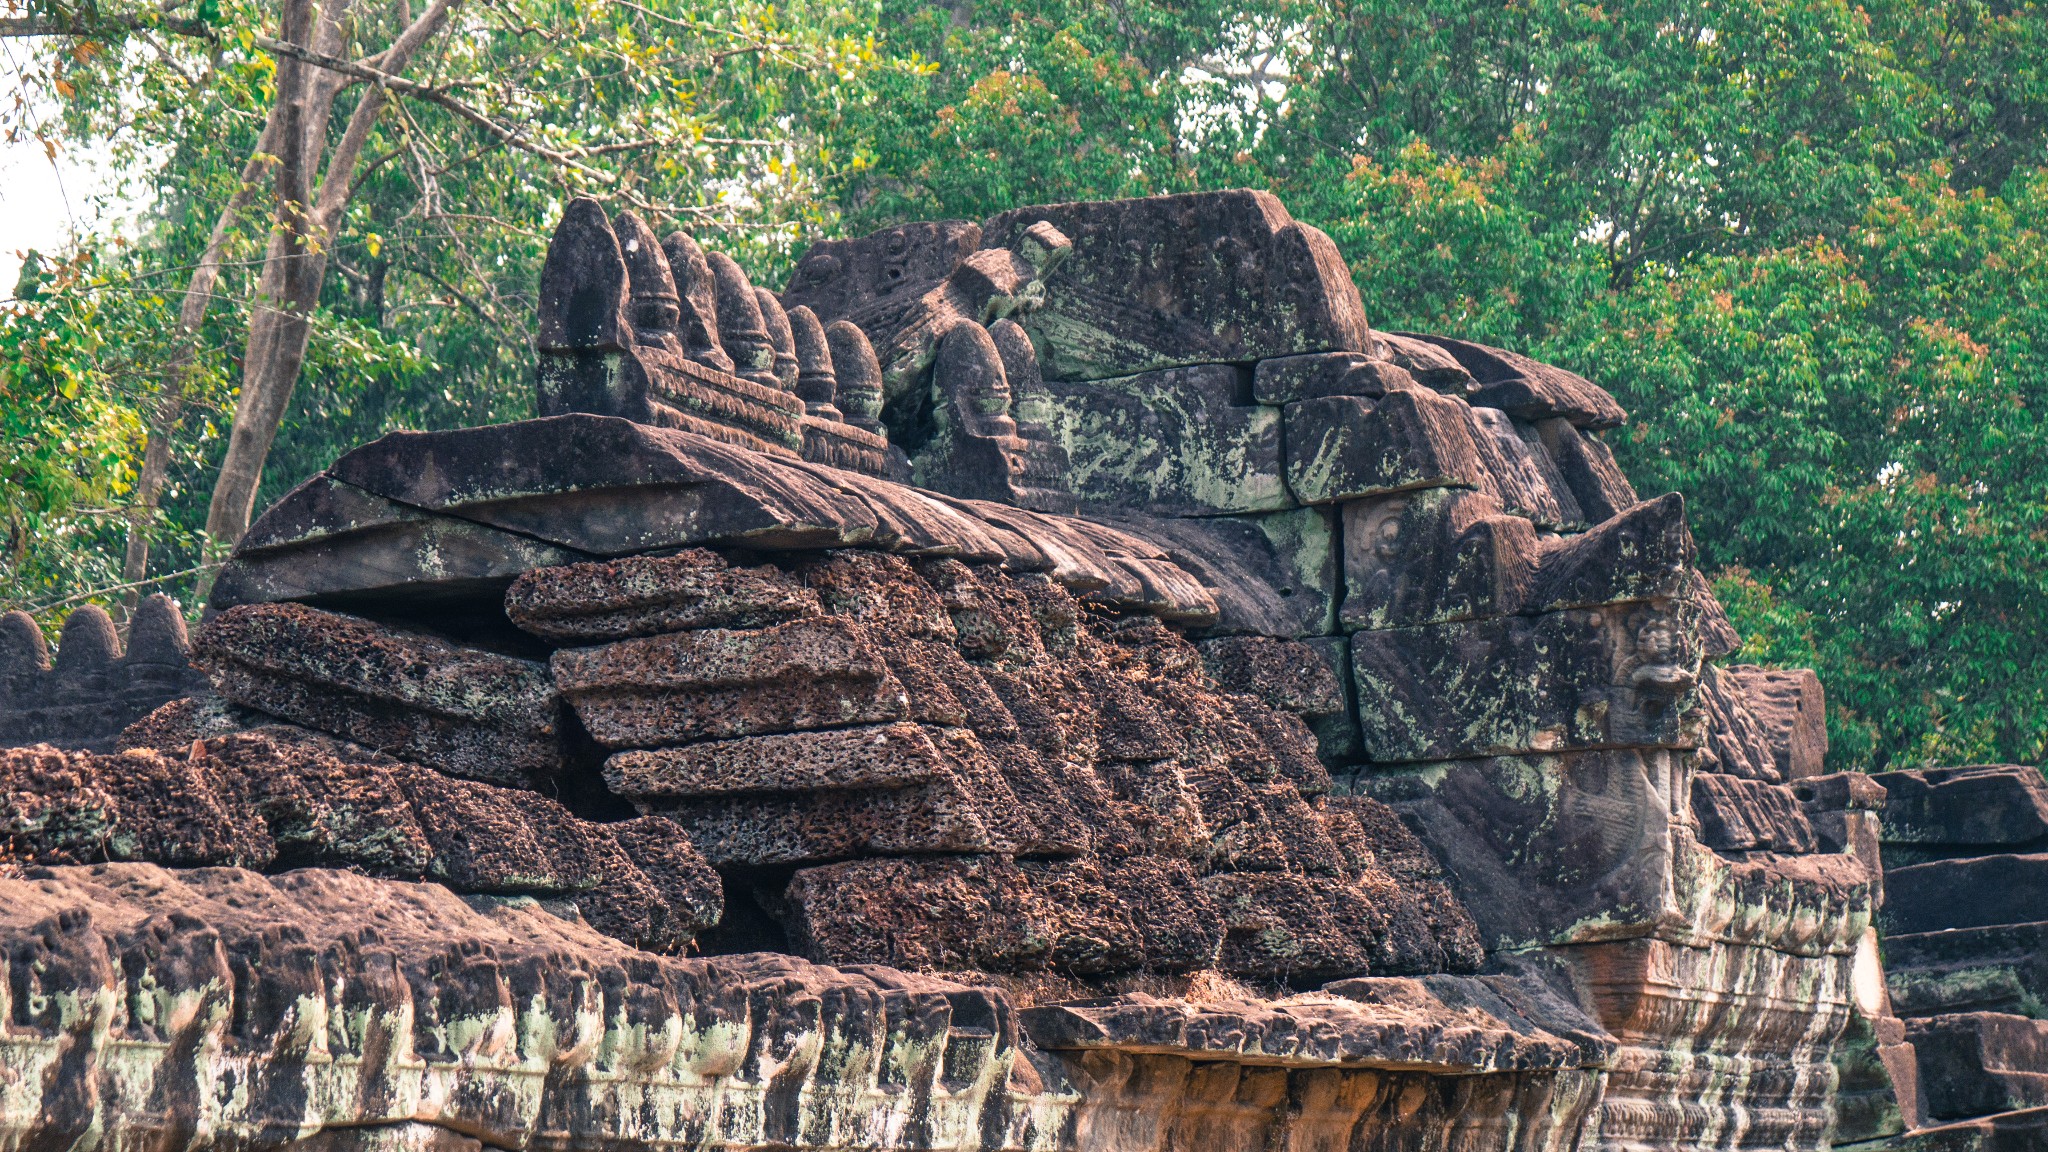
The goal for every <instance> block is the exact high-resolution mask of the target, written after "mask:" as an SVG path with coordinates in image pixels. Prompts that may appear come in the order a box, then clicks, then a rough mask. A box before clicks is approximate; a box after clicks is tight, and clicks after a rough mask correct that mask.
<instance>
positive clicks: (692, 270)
mask: <svg viewBox="0 0 2048 1152" xmlns="http://www.w3.org/2000/svg"><path fill="white" fill-rule="evenodd" d="M661 250H662V253H663V254H664V255H665V256H667V257H668V270H669V275H670V276H672V277H673V278H674V279H675V284H676V293H677V297H678V300H677V303H678V305H679V307H680V309H681V316H680V317H679V319H678V321H677V325H676V327H677V331H678V333H679V334H680V335H681V336H682V339H683V354H684V355H686V356H688V357H689V358H690V359H692V360H695V361H696V362H697V363H699V364H702V365H704V366H705V367H706V368H713V369H716V370H718V371H720V372H731V371H732V370H733V364H732V357H731V356H728V355H726V351H725V345H723V344H721V343H720V342H719V339H718V284H717V282H716V279H715V278H714V277H713V276H712V274H711V264H710V262H709V261H707V260H706V259H705V257H704V249H702V248H699V247H698V246H697V242H696V241H695V240H693V239H691V238H690V234H689V233H688V232H671V233H669V234H668V239H667V240H664V241H662V244H661Z"/></svg>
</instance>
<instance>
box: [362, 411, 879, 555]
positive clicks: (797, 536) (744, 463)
mask: <svg viewBox="0 0 2048 1152" xmlns="http://www.w3.org/2000/svg"><path fill="white" fill-rule="evenodd" d="M784 459H785V458H783V457H779V456H773V455H766V454H763V453H759V452H750V451H747V450H746V449H744V448H738V447H734V446H732V445H729V444H723V443H720V442H719V441H717V440H714V439H709V438H706V437H704V436H699V435H692V434H690V433H689V432H685V431H676V430H671V429H666V428H657V427H650V426H648V425H644V424H637V423H633V422H631V421H627V420H622V419H616V418H613V417H607V416H597V415H588V414H583V413H573V414H570V415H564V416H555V417H550V418H546V419H540V420H522V421H518V422H515V423H511V424H493V425H488V426H486V427H482V428H463V429H457V430H454V431H447V432H394V433H391V434H390V435H387V436H384V437H382V438H381V439H378V440H373V441H371V442H370V443H368V444H365V445H363V446H362V447H360V448H357V449H355V450H354V451H352V452H350V453H348V454H347V455H345V456H343V457H342V458H341V459H339V460H336V461H335V462H334V464H333V465H331V466H330V468H329V472H330V474H332V475H333V476H334V477H335V478H336V479H339V480H342V481H344V482H346V483H348V484H352V485H354V486H356V487H358V488H361V489H363V490H365V491H368V492H371V493H374V494H376V495H379V496H383V497H385V498H387V499H390V500H394V501H397V502H399V503H402V504H406V505H409V506H411V507H414V508H419V509H425V510H428V511H434V512H447V513H451V514H454V515H458V516H460V517H461V518H462V519H464V520H467V521H473V522H477V523H481V524H484V525H487V526H489V527H493V528H499V529H503V530H505V531H508V532H512V533H515V534H518V535H520V536H522V537H527V538H531V539H534V540H539V541H544V542H546V543H548V544H552V545H554V546H556V547H560V548H571V549H575V550H578V551H580V552H583V553H586V554H589V555H599V556H618V555H625V554H629V553H637V552H650V551H655V550H658V549H662V548H680V547H691V546H695V545H700V544H707V543H731V544H749V543H751V544H758V545H762V546H770V547H795V548H809V547H837V546H843V545H846V544H852V543H858V542H860V541H863V540H865V539H866V538H867V537H868V535H869V534H871V533H872V532H873V530H874V524H875V520H874V515H873V513H871V512H869V511H868V509H867V507H866V506H865V505H864V504H862V503H861V502H860V501H859V499H858V498H856V497H854V496H852V495H851V494H849V493H847V492H844V491H842V490H840V489H839V488H837V487H834V486H832V485H829V484H827V483H825V482H824V481H822V480H820V479H817V478H816V477H814V476H813V475H812V474H810V473H808V472H805V471H803V468H802V465H801V463H800V462H799V461H796V460H794V459H789V460H788V462H787V463H783V462H782V461H783V460H784ZM583 558H584V557H582V556H578V557H574V558H573V559H583ZM562 562H563V561H559V560H557V561H550V563H562ZM536 566H537V565H536Z"/></svg>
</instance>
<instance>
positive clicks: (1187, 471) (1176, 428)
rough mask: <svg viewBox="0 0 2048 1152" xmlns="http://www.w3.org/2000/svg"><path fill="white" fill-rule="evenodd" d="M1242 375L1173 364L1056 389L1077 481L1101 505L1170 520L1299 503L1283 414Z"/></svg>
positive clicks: (1059, 425) (1059, 436) (1059, 423)
mask: <svg viewBox="0 0 2048 1152" xmlns="http://www.w3.org/2000/svg"><path fill="white" fill-rule="evenodd" d="M1243 375H1244V373H1243V370H1242V369H1239V368H1235V367H1232V366H1231V365H1228V364H1199V365H1195V366H1192V367H1187V368H1166V369H1161V370H1158V371H1155V372H1146V373H1142V374H1140V375H1136V376H1121V377H1116V378H1112V379H1107V380H1091V381H1088V382H1086V383H1052V384H1048V385H1047V386H1046V396H1045V399H1044V404H1045V413H1044V417H1043V418H1044V420H1045V422H1046V426H1047V429H1048V432H1049V434H1050V435H1051V436H1052V437H1053V438H1054V440H1056V441H1057V442H1058V443H1059V444H1060V445H1061V447H1062V448H1063V449H1064V450H1065V451H1066V454H1067V456H1068V458H1069V459H1072V460H1086V461H1090V462H1092V466H1090V467H1088V468H1085V469H1081V470H1077V471H1076V472H1074V473H1073V474H1072V475H1071V476H1070V477H1069V478H1068V483H1069V484H1070V485H1071V486H1072V487H1073V490H1074V492H1075V494H1076V495H1078V496H1080V497H1081V498H1082V499H1083V500H1085V501H1087V502H1089V503H1092V504H1098V505H1107V506H1112V507H1121V508H1136V509H1143V510H1145V511H1148V512H1152V513H1154V514H1157V515H1165V516H1189V515H1211V514H1214V513H1218V512H1264V511H1272V510H1276V509H1280V508H1286V507H1289V506H1290V505H1292V504H1293V503H1294V501H1293V499H1292V498H1291V497H1290V496H1289V495H1288V492H1287V485H1286V482H1285V481H1284V479H1283V478H1282V464H1281V455H1280V411H1281V410H1280V409H1279V408H1276V407H1273V406H1270V405H1262V404H1253V403H1250V402H1249V399H1250V398H1249V396H1246V395H1244V393H1246V392H1247V391H1248V389H1247V387H1246V381H1244V380H1243V379H1242V377H1243Z"/></svg>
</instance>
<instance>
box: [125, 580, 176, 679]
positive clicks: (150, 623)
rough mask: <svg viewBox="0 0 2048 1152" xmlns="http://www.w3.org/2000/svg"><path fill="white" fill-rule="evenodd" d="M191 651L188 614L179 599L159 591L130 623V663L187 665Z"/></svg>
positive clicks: (142, 606) (140, 607) (141, 605)
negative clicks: (186, 625) (186, 631)
mask: <svg viewBox="0 0 2048 1152" xmlns="http://www.w3.org/2000/svg"><path fill="white" fill-rule="evenodd" d="M191 652H192V643H191V640H190V639H189V638H187V637H186V635H185V614H184V613H183V612H180V611H179V610H178V602H177V601H176V600H173V599H171V598H170V597H169V596H166V595H164V594H163V593H161V592H158V593H155V594H154V595H151V596H150V597H149V598H148V599H146V600H144V601H143V602H142V603H141V604H140V605H138V606H137V607H136V609H135V619H134V622H133V623H131V624H129V626H128V662H129V663H130V664H162V665H165V666H167V667H174V668H176V667H183V666H184V665H185V663H186V662H187V658H188V657H189V656H190V655H191Z"/></svg>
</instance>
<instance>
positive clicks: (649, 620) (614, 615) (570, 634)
mask: <svg viewBox="0 0 2048 1152" xmlns="http://www.w3.org/2000/svg"><path fill="white" fill-rule="evenodd" d="M818 612H819V607H818V598H817V595H816V594H815V593H813V592H812V591H810V590H809V589H807V588H805V587H803V586H802V585H801V584H799V583H797V582H796V581H795V580H793V579H791V578H790V577H788V576H786V575H784V574H783V573H781V572H779V571H777V570H776V569H774V568H770V567H766V566H763V567H759V568H733V567H730V566H729V565H727V564H726V562H725V561H724V559H723V558H721V557H720V556H718V554H717V553H714V552H711V551H708V550H706V549H702V548H693V549H689V550H687V551H684V552H680V553H677V554H675V555H673V556H634V557H628V558H626V559H622V560H612V561H607V562H602V563H592V564H569V565H563V566H559V567H550V568H537V569H534V570H533V571H530V572H527V573H525V574H524V575H522V576H520V577H519V579H517V580H514V581H513V582H512V587H511V588H510V589H508V590H507V591H506V593H505V614H506V615H507V616H509V617H511V619H512V622H513V623H515V624H517V625H519V626H520V627H521V628H524V629H525V630H526V631H528V632H531V633H533V634H534V635H536V636H539V637H541V638H542V639H544V640H550V641H553V642H555V643H557V644H590V643H595V642H601V641H607V640H624V639H628V638H630V637H634V636H652V635H656V634H659V633H663V632H683V631H688V630H690V629H693V628H762V627H766V626H768V625H771V624H780V623H783V622H784V621H787V620H793V619H796V618H797V617H800V616H815V615H817V614H818Z"/></svg>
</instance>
